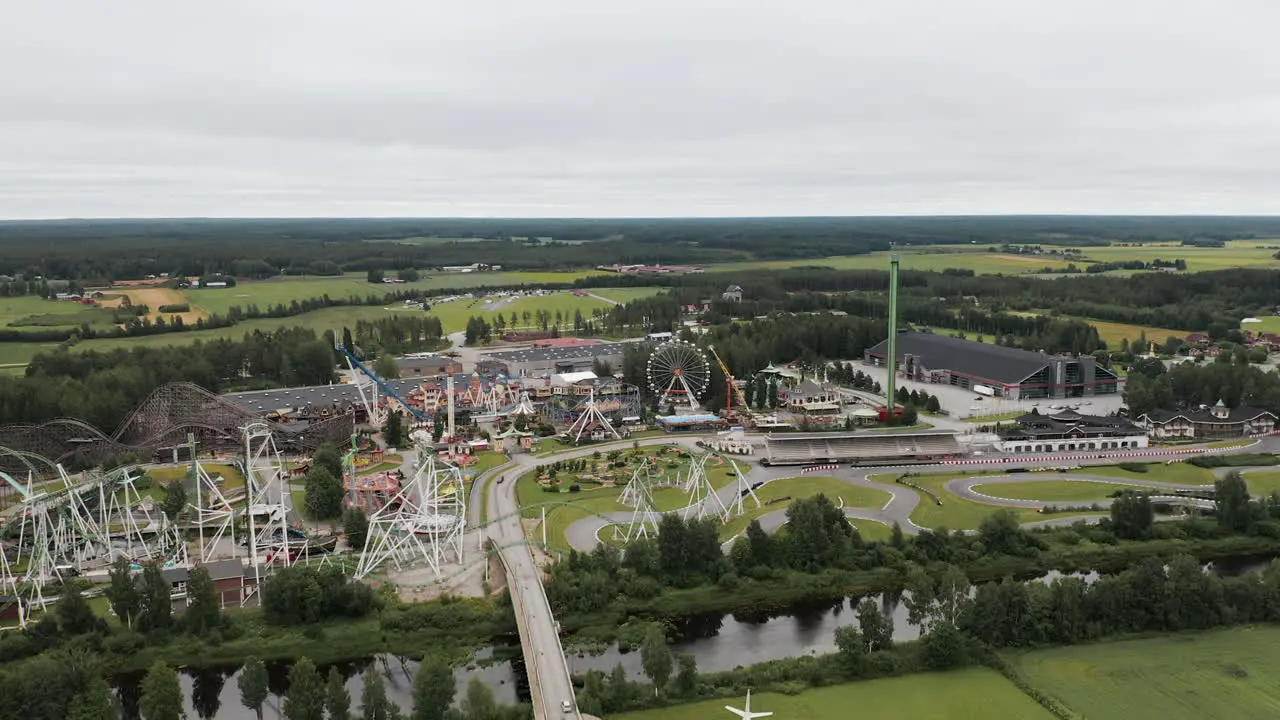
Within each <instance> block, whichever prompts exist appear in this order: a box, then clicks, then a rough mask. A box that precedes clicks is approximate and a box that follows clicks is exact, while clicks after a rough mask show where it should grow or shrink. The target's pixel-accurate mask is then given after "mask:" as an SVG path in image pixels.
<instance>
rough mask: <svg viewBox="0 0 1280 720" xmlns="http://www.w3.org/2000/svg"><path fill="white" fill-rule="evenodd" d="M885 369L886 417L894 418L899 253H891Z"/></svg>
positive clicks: (896, 375)
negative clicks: (886, 374)
mask: <svg viewBox="0 0 1280 720" xmlns="http://www.w3.org/2000/svg"><path fill="white" fill-rule="evenodd" d="M884 366H885V370H887V371H888V374H889V381H888V382H887V383H885V386H884V391H885V396H884V397H885V412H886V414H885V419H886V420H890V421H891V420H892V419H893V411H894V409H895V408H896V407H897V406H896V404H895V403H896V402H897V401H896V400H895V397H896V396H895V394H894V393H895V390H896V389H895V388H894V381H895V380H897V378H898V253H892V254H890V255H889V347H888V351H887V352H886V353H885V359H884Z"/></svg>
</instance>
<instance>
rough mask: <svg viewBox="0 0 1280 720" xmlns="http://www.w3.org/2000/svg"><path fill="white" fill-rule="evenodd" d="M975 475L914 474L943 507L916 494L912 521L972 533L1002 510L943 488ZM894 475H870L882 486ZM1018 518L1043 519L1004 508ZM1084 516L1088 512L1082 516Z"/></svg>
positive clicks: (1029, 512) (1026, 511)
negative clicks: (987, 517) (949, 483)
mask: <svg viewBox="0 0 1280 720" xmlns="http://www.w3.org/2000/svg"><path fill="white" fill-rule="evenodd" d="M974 474H976V473H939V474H936V475H917V476H915V477H912V478H911V482H913V483H915V484H916V485H919V486H921V487H924V488H928V489H929V490H931V491H932V492H933V493H934V494H935V495H937V496H938V497H940V498H942V505H937V504H935V503H934V502H933V500H931V499H929V497H928V496H927V495H925V494H924V493H917V494H918V495H919V496H920V504H919V505H917V506H916V509H915V510H914V511H912V513H911V520H912V521H913V522H915V523H916V524H917V525H919V526H921V527H927V528H934V529H937V528H947V529H948V530H974V529H977V527H978V525H979V524H981V523H982V519H983V518H984V517H986V516H988V515H990V514H991V513H993V512H995V511H997V510H1000V509H1001V508H999V507H997V506H995V505H987V504H984V503H978V502H973V501H970V500H963V499H961V498H958V497H956V496H955V495H952V494H951V493H949V492H947V491H946V490H945V489H943V486H944V485H946V484H947V483H948V482H949V481H951V480H955V479H956V478H960V477H970V476H972V475H974ZM897 477H898V476H897V474H888V475H872V476H871V478H870V479H871V480H873V481H875V482H880V483H884V484H886V485H892V484H894V480H895V479H897ZM1006 509H1008V510H1009V511H1010V512H1012V513H1013V514H1014V516H1016V517H1017V518H1018V521H1019V522H1024V523H1025V522H1034V521H1036V520H1044V519H1045V516H1044V515H1042V514H1040V513H1038V512H1036V511H1035V510H1033V509H1031V508H1006ZM1073 514H1076V513H1060V514H1057V515H1054V517H1071V516H1072V515H1073ZM1085 514H1087V513H1085Z"/></svg>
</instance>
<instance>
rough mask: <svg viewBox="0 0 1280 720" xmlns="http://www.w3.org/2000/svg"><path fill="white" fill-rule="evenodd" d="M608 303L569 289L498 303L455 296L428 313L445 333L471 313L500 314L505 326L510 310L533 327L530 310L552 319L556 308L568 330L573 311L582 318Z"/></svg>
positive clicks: (454, 329) (487, 317) (459, 326)
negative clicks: (540, 311)
mask: <svg viewBox="0 0 1280 720" xmlns="http://www.w3.org/2000/svg"><path fill="white" fill-rule="evenodd" d="M611 307H613V306H612V305H610V304H609V303H607V302H605V301H603V300H599V299H597V298H593V297H580V296H578V295H574V294H572V293H569V292H558V293H555V294H554V295H540V296H537V297H522V298H515V299H512V300H510V301H505V302H498V303H490V302H488V301H486V300H484V299H474V300H455V301H453V302H448V303H441V304H439V305H435V306H433V307H432V308H431V311H430V312H429V313H428V314H429V315H435V316H436V317H438V318H440V324H441V325H442V326H443V327H444V331H445V333H446V334H448V333H451V332H458V331H459V330H464V329H466V327H467V320H469V319H470V318H472V317H474V316H479V317H483V318H484V319H485V320H487V321H488V322H493V320H494V318H495V317H496V316H497V315H498V314H501V315H502V317H503V318H504V319H505V320H506V321H507V323H508V327H510V322H511V313H513V312H514V313H516V314H517V316H518V317H517V320H518V321H519V323H520V326H521V329H529V330H532V329H535V328H534V324H536V323H537V320H536V318H535V317H534V314H535V313H537V311H539V310H545V311H547V312H549V313H551V320H552V322H553V323H554V322H555V313H556V311H559V312H560V314H561V317H562V318H563V319H562V321H561V323H560V327H561V328H562V329H563V328H568V329H570V330H572V329H573V314H574V312H575V311H576V312H581V313H582V317H583V319H585V320H590V319H591V311H592V310H594V309H599V310H608V309H609V308H611ZM401 312H410V311H407V310H406V311H401ZM526 312H527V313H529V316H530V317H529V322H530V325H528V326H525V325H524V322H525V321H524V313H526Z"/></svg>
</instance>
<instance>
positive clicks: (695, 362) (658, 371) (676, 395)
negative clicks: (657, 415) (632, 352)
mask: <svg viewBox="0 0 1280 720" xmlns="http://www.w3.org/2000/svg"><path fill="white" fill-rule="evenodd" d="M647 375H648V378H649V389H650V390H652V391H653V392H654V393H655V394H656V395H658V403H659V404H667V403H670V404H673V405H677V406H682V407H686V408H688V409H690V410H696V409H697V408H698V398H699V397H701V396H702V395H703V393H705V392H706V390H707V385H708V384H709V383H710V381H711V366H710V364H708V363H707V356H706V354H705V353H703V352H702V350H700V349H698V347H697V346H695V345H692V344H690V343H687V342H684V341H682V340H670V341H667V342H665V343H663V344H661V345H659V346H658V347H656V348H654V351H653V354H651V355H650V356H649V366H648V371H647Z"/></svg>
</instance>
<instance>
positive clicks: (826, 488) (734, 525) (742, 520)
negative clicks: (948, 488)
mask: <svg viewBox="0 0 1280 720" xmlns="http://www.w3.org/2000/svg"><path fill="white" fill-rule="evenodd" d="M814 495H826V496H827V497H828V498H830V499H831V502H833V503H835V504H836V505H840V502H841V500H843V501H844V505H845V507H862V508H881V507H884V504H885V503H887V502H889V499H890V498H891V497H893V496H892V495H890V494H889V493H887V492H885V491H883V490H876V489H874V488H865V487H859V486H857V485H852V484H850V483H847V482H844V481H842V480H840V479H838V478H834V477H827V476H821V475H819V476H807V475H806V476H802V477H793V478H779V479H777V480H773V481H770V482H768V483H766V484H765V485H764V487H761V488H759V489H757V490H756V497H758V498H760V503H761V506H760V507H758V508H757V507H754V503H751V501H750V499H748V500H747V501H746V502H745V504H744V505H745V507H746V512H744V513H743V514H742V515H741V516H740V517H735V518H732V519H731V520H729V522H727V523H725V524H724V527H722V528H720V539H721V540H728V539H729V538H731V537H733V536H734V535H737V534H738V533H740V532H742V531H743V530H746V529H747V526H748V525H750V524H751V521H752V520H754V519H755V518H758V517H760V516H761V515H764V514H765V513H771V512H775V511H777V510H786V509H787V507H788V506H789V505H790V504H791V501H792V500H799V499H800V498H807V497H813V496H814ZM855 523H864V524H866V525H868V526H870V525H878V524H879V523H873V522H870V521H863V520H857V521H855ZM868 530H869V531H871V532H874V530H872V529H871V528H868Z"/></svg>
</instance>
